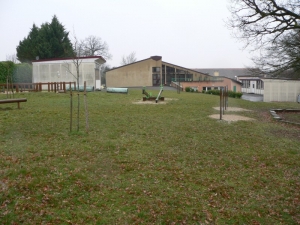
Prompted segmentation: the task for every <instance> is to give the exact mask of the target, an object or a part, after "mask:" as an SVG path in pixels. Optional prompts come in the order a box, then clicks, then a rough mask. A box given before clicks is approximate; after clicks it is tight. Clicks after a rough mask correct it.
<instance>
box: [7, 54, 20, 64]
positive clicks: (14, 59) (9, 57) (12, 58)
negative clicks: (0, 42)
mask: <svg viewBox="0 0 300 225" xmlns="http://www.w3.org/2000/svg"><path fill="white" fill-rule="evenodd" d="M6 61H11V62H13V63H19V61H18V58H17V55H16V54H11V55H6Z"/></svg>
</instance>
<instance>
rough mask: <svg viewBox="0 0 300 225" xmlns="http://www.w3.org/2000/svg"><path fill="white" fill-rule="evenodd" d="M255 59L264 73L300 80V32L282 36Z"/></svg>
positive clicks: (295, 31) (296, 31)
mask: <svg viewBox="0 0 300 225" xmlns="http://www.w3.org/2000/svg"><path fill="white" fill-rule="evenodd" d="M253 59H254V62H255V64H256V65H257V66H258V68H260V69H261V70H260V71H261V72H262V73H268V72H269V73H271V74H272V75H273V76H284V77H292V78H297V77H298V78H300V30H294V31H292V32H289V33H288V34H286V35H283V36H281V37H280V38H278V39H277V40H275V41H274V42H273V43H272V45H269V46H268V47H266V48H265V51H264V52H262V53H261V54H260V56H259V57H256V58H253Z"/></svg>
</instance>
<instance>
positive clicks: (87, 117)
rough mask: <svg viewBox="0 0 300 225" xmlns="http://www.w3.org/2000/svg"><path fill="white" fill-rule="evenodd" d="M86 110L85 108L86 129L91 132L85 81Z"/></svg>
mask: <svg viewBox="0 0 300 225" xmlns="http://www.w3.org/2000/svg"><path fill="white" fill-rule="evenodd" d="M84 108H85V129H86V132H87V133H88V132H89V113H88V107H87V100H86V81H84Z"/></svg>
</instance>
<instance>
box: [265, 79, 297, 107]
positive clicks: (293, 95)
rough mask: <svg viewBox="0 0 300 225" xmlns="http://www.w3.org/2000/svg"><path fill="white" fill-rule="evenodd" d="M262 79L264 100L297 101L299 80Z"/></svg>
mask: <svg viewBox="0 0 300 225" xmlns="http://www.w3.org/2000/svg"><path fill="white" fill-rule="evenodd" d="M262 80H263V81H264V85H265V86H264V102H273V101H275V102H276V101H278V102H297V96H298V95H299V94H300V80H282V79H262Z"/></svg>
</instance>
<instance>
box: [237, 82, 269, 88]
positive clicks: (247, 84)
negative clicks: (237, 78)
mask: <svg viewBox="0 0 300 225" xmlns="http://www.w3.org/2000/svg"><path fill="white" fill-rule="evenodd" d="M251 83H252V87H251V88H254V89H255V88H256V89H264V82H263V81H262V80H256V81H254V83H253V81H252V82H251ZM242 87H243V88H250V80H242Z"/></svg>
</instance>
